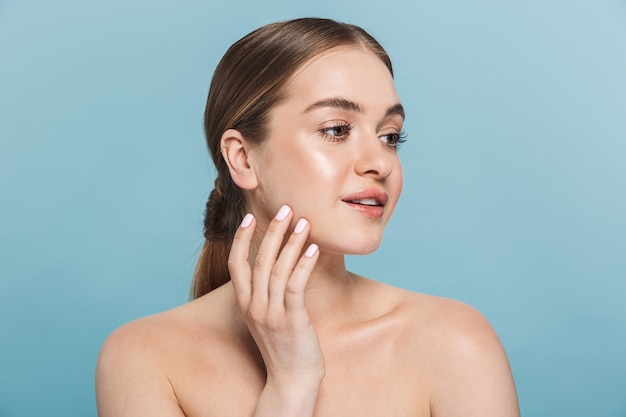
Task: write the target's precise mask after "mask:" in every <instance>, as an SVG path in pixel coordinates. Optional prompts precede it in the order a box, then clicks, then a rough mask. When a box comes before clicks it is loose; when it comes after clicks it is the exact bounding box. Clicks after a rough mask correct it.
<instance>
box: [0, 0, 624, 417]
mask: <svg viewBox="0 0 626 417" xmlns="http://www.w3.org/2000/svg"><path fill="white" fill-rule="evenodd" d="M364 4H365V3H364V2H363V1H362V0H348V1H343V2H337V1H334V0H333V1H331V0H316V1H314V2H313V1H312V2H310V4H307V3H306V2H302V3H301V4H298V5H295V2H294V3H293V4H292V2H289V1H279V0H267V1H265V2H253V1H251V0H250V1H247V2H242V1H227V2H225V1H222V2H220V3H219V4H211V2H209V1H200V0H198V1H192V0H185V1H178V2H173V1H171V2H164V1H147V0H130V1H123V0H110V1H107V2H85V1H79V0H59V1H54V2H52V1H44V0H30V1H29V0H20V1H17V0H4V1H0V199H1V200H0V201H1V204H0V416H1V417H13V416H57V415H58V416H95V414H96V412H95V402H94V393H93V371H94V365H95V361H96V357H97V354H98V350H99V348H100V345H101V344H102V342H103V341H104V339H105V338H106V336H107V335H108V334H109V333H110V332H111V331H112V330H113V329H114V328H116V327H117V326H119V325H120V324H122V323H124V322H126V321H129V320H132V319H133V318H136V317H140V316H143V315H147V314H151V313H154V312H157V311H161V310H163V309H167V308H170V307H174V306H176V305H178V304H180V303H183V302H185V300H186V299H187V294H188V286H189V281H190V277H191V274H192V272H193V268H194V265H195V260H196V257H197V254H198V250H199V248H200V246H201V244H202V237H201V220H202V210H203V206H204V202H205V198H206V196H207V195H208V192H209V190H210V186H211V184H212V176H213V171H212V167H211V166H210V164H209V160H208V158H207V156H206V151H205V148H204V143H203V137H202V129H201V118H202V112H203V105H204V100H205V95H206V91H207V88H208V83H209V81H210V77H211V73H212V70H213V68H214V66H215V64H216V63H217V60H218V59H219V58H220V57H221V55H222V54H223V53H224V51H225V50H226V48H227V47H228V46H229V45H230V44H231V43H232V42H234V41H235V40H236V39H238V38H239V37H240V36H242V35H244V34H245V33H247V32H248V31H250V30H252V29H254V28H256V27H258V26H260V25H262V24H265V23H269V22H272V21H275V20H282V19H287V18H292V17H297V16H303V15H317V16H327V17H334V18H337V19H339V20H344V21H349V22H354V23H357V24H359V25H362V26H364V27H365V28H366V29H368V30H369V31H370V32H372V33H373V34H374V35H375V36H376V37H377V38H378V39H379V40H380V41H381V42H382V43H383V45H385V46H386V47H387V49H388V51H389V52H390V54H391V56H392V58H393V59H394V63H395V67H396V75H397V76H396V81H397V86H398V89H399V93H400V95H401V98H402V100H403V102H404V104H405V107H406V109H407V113H408V121H407V125H406V130H407V132H408V134H409V140H408V142H407V143H406V144H405V145H404V147H403V149H402V150H401V155H402V160H403V163H404V167H405V175H406V179H405V190H404V195H403V197H402V199H401V204H400V207H399V209H398V211H397V215H396V217H395V218H394V219H393V221H392V223H391V225H390V226H389V229H388V232H387V234H386V236H385V242H384V243H383V247H382V248H381V249H380V250H379V251H378V252H377V253H376V254H374V255H372V256H370V257H365V258H351V259H350V260H349V263H350V266H351V267H352V268H353V269H355V270H356V271H357V272H360V273H362V274H365V275H368V276H371V277H374V278H378V279H380V280H383V281H386V282H389V283H392V284H395V285H399V286H402V287H405V288H409V289H412V290H416V291H424V292H428V293H433V294H438V295H443V296H448V297H453V298H458V299H460V300H463V301H465V302H468V303H470V304H472V305H474V306H475V307H477V308H479V309H480V310H481V311H482V312H483V313H484V314H485V315H486V316H487V317H488V318H489V319H490V321H491V322H492V323H493V325H494V327H495V328H496V330H497V331H498V332H499V334H500V335H501V338H502V340H503V343H504V344H505V347H506V348H507V351H508V353H509V357H510V361H511V365H512V367H513V371H514V374H515V377H516V381H517V386H518V390H519V396H520V401H521V406H522V412H523V413H524V414H525V415H526V416H550V417H553V416H568V417H576V416H581V417H582V416H585V417H587V416H610V417H624V416H626V355H625V354H624V352H626V302H625V301H624V300H625V299H626V215H625V213H626V3H625V2H624V1H623V0H622V1H618V0H614V1H609V0H598V1H593V2H592V1H576V0H573V1H568V0H542V1H539V0H532V1H528V2H502V1H495V0H476V1H472V2H469V1H463V0H447V1H446V0H439V1H412V0H411V1H409V0H387V1H384V2H377V3H375V4H373V5H369V6H365V5H364Z"/></svg>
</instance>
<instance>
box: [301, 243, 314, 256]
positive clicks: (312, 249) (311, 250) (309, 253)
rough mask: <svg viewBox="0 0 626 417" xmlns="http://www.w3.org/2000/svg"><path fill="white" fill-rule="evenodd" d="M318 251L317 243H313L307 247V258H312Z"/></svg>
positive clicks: (305, 254) (305, 253)
mask: <svg viewBox="0 0 626 417" xmlns="http://www.w3.org/2000/svg"><path fill="white" fill-rule="evenodd" d="M315 252H317V245H316V244H315V243H311V244H310V245H309V247H308V248H306V252H304V256H306V257H307V258H311V257H312V256H313V255H315Z"/></svg>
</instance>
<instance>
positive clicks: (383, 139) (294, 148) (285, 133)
mask: <svg viewBox="0 0 626 417" xmlns="http://www.w3.org/2000/svg"><path fill="white" fill-rule="evenodd" d="M286 91H287V98H286V99H285V100H284V101H282V102H281V103H280V104H279V105H278V106H276V107H275V108H274V109H273V110H272V111H271V113H270V120H269V129H268V132H269V135H268V138H267V139H266V140H265V141H264V142H263V143H262V144H260V145H258V146H257V147H255V148H254V149H253V151H252V153H251V161H252V164H253V167H254V169H255V171H256V174H257V178H258V183H259V186H258V188H257V189H255V190H253V192H252V195H250V196H249V197H251V198H248V200H247V202H248V205H249V207H250V209H251V211H252V212H253V213H254V214H255V215H256V216H257V218H259V220H261V224H262V223H263V222H264V220H269V219H271V217H273V216H274V215H275V213H276V211H278V209H279V208H280V206H281V205H283V204H288V205H289V206H290V207H291V208H292V209H293V210H294V222H295V221H297V220H298V219H299V218H301V217H304V218H306V219H307V220H309V222H310V223H311V234H310V237H309V238H310V240H311V241H312V242H315V243H317V244H318V245H319V247H320V250H321V251H324V252H331V253H342V254H344V253H346V254H347V253H350V254H365V253H370V252H372V251H374V250H375V249H376V248H377V247H378V245H379V244H380V241H381V239H382V234H383V231H384V228H385V225H386V224H387V222H388V221H389V218H390V217H391V214H392V212H393V210H394V208H395V206H396V203H397V201H398V198H399V196H400V191H401V189H402V168H401V166H400V160H399V158H398V153H397V149H396V146H395V145H396V141H397V140H398V138H399V135H400V133H401V132H402V123H403V121H404V112H403V110H402V106H401V105H400V100H399V99H398V95H397V93H396V89H395V87H394V84H393V79H392V77H391V74H390V73H389V70H388V69H387V67H386V66H385V65H384V64H383V63H382V62H381V61H380V59H379V58H378V57H376V56H375V55H374V54H373V53H371V52H369V51H367V50H365V49H363V48H357V47H347V46H346V47H337V48H333V49H331V50H329V51H327V52H325V53H322V54H320V55H318V56H316V57H315V58H313V59H311V60H310V61H309V62H308V63H307V64H305V65H304V66H303V67H302V68H301V69H300V70H298V71H297V72H296V73H295V74H294V75H293V77H292V78H291V79H290V81H289V83H288V85H287V89H286Z"/></svg>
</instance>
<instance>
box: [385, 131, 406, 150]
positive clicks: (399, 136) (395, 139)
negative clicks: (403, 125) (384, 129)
mask: <svg viewBox="0 0 626 417" xmlns="http://www.w3.org/2000/svg"><path fill="white" fill-rule="evenodd" d="M379 139H380V140H381V141H382V142H383V143H384V144H385V145H387V146H389V147H390V148H393V149H400V144H401V143H404V142H406V132H405V131H404V130H403V131H401V132H392V133H388V134H386V135H382V136H379Z"/></svg>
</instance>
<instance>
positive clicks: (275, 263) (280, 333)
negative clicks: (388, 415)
mask: <svg viewBox="0 0 626 417" xmlns="http://www.w3.org/2000/svg"><path fill="white" fill-rule="evenodd" d="M287 210H288V208H286V206H284V207H283V209H282V210H281V212H279V215H277V217H276V218H274V219H273V220H272V221H271V222H270V224H269V227H268V230H267V233H266V234H265V236H264V238H263V241H262V243H261V246H260V247H259V250H258V252H257V254H256V258H255V261H254V265H253V266H252V267H251V265H250V263H249V260H248V258H249V249H250V244H251V241H252V237H253V234H254V228H255V226H256V222H255V219H254V218H253V217H252V216H251V215H247V216H246V217H245V218H244V221H243V222H242V225H241V227H240V228H239V229H238V231H237V233H236V235H235V238H234V241H233V245H232V249H231V253H230V257H229V261H228V265H229V270H230V275H231V279H232V282H233V286H234V289H235V292H236V294H237V300H238V303H239V309H240V312H241V315H242V317H243V318H244V320H245V321H246V324H247V326H248V329H249V331H250V333H251V334H252V337H253V338H254V341H255V342H256V344H257V346H258V348H259V351H260V352H261V355H262V357H263V361H264V363H265V367H266V369H267V380H266V385H265V387H264V389H263V391H262V393H261V397H260V398H259V401H258V404H257V407H256V410H255V413H254V416H255V417H261V416H272V417H282V416H284V417H289V416H298V417H306V416H312V415H313V411H314V408H315V403H316V400H317V394H318V390H319V386H320V384H321V381H322V379H323V378H324V373H325V368H324V359H323V357H322V352H321V349H320V346H319V341H318V338H317V334H316V333H315V329H314V328H313V325H312V323H311V321H310V318H309V314H308V312H307V309H306V306H305V303H304V290H305V288H306V285H307V282H308V279H309V276H310V274H311V271H312V270H313V267H314V265H315V262H316V261H317V258H318V256H319V253H318V250H317V247H316V246H315V245H311V246H309V247H308V248H307V250H306V252H305V254H304V255H302V256H300V254H301V253H302V250H303V247H304V244H305V242H306V239H307V237H308V233H309V230H310V226H309V224H308V223H307V222H306V221H302V220H301V221H300V222H299V223H298V225H297V226H296V229H295V231H294V233H292V234H291V236H290V237H289V240H288V241H287V243H286V244H285V246H284V247H283V248H282V250H281V245H282V243H283V240H284V235H285V233H286V232H287V229H288V227H289V224H290V223H291V219H292V216H293V214H292V212H291V210H288V211H287Z"/></svg>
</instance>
